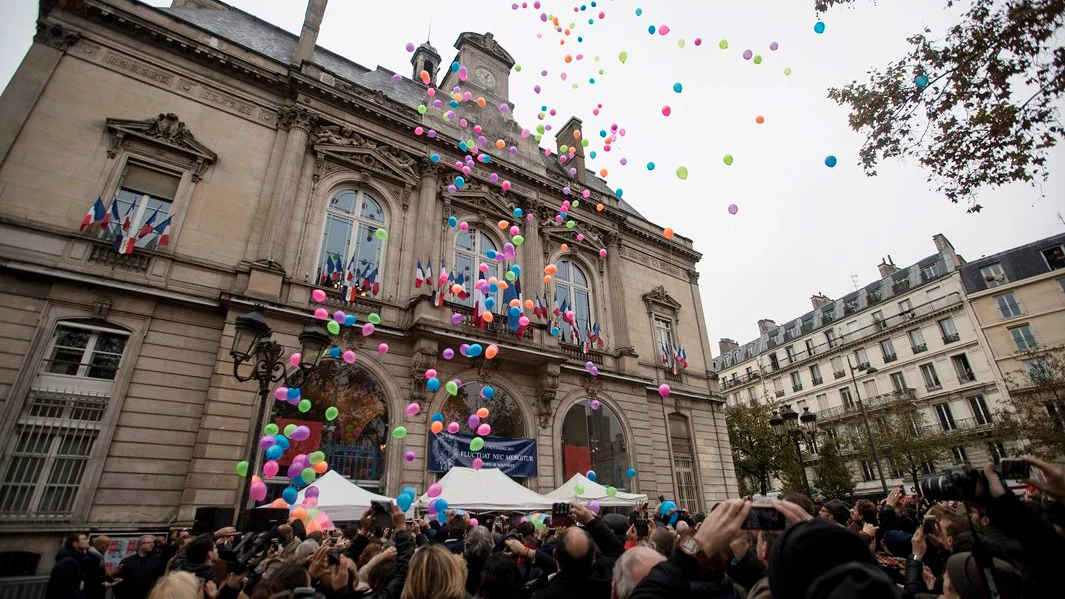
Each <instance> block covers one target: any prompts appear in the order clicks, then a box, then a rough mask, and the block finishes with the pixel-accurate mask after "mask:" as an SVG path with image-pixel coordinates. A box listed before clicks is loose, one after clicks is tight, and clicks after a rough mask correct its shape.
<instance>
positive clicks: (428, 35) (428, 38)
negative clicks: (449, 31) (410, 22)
mask: <svg viewBox="0 0 1065 599" xmlns="http://www.w3.org/2000/svg"><path fill="white" fill-rule="evenodd" d="M432 39H433V15H429V31H428V32H426V34H425V43H427V44H431V43H432V41H431V40H432Z"/></svg>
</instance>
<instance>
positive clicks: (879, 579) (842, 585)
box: [806, 562, 902, 599]
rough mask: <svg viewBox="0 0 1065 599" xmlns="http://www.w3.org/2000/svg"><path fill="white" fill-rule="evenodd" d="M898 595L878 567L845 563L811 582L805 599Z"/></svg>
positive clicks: (867, 598)
mask: <svg viewBox="0 0 1065 599" xmlns="http://www.w3.org/2000/svg"><path fill="white" fill-rule="evenodd" d="M901 596H902V594H901V593H900V592H899V590H898V588H897V587H896V586H895V584H894V583H892V582H891V578H889V577H888V575H887V574H885V573H884V571H883V570H882V569H881V568H880V567H879V566H873V565H870V564H863V563H859V562H848V563H846V564H842V565H839V566H836V567H835V568H832V569H831V570H829V571H828V572H825V573H824V574H822V575H821V576H820V577H819V578H818V579H817V580H815V581H813V583H812V584H811V585H810V588H809V589H807V591H806V597H807V599H843V598H845V597H846V598H850V597H861V598H862V599H898V598H899V597H901Z"/></svg>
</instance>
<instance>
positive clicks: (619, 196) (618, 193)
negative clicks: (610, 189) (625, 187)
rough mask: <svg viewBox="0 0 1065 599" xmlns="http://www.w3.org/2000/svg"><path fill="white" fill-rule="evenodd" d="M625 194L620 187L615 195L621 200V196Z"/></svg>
mask: <svg viewBox="0 0 1065 599" xmlns="http://www.w3.org/2000/svg"><path fill="white" fill-rule="evenodd" d="M623 193H625V192H623V191H622V190H621V188H620V187H619V188H618V189H616V190H615V191H614V195H616V196H618V199H621V194H623Z"/></svg>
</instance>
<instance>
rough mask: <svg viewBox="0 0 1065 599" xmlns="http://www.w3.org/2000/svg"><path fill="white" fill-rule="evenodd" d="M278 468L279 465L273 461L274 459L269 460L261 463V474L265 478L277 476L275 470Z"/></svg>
mask: <svg viewBox="0 0 1065 599" xmlns="http://www.w3.org/2000/svg"><path fill="white" fill-rule="evenodd" d="M279 468H280V466H278V464H277V462H275V461H274V460H270V461H268V462H266V463H265V464H263V476H265V477H266V478H273V477H275V476H277V471H278V469H279Z"/></svg>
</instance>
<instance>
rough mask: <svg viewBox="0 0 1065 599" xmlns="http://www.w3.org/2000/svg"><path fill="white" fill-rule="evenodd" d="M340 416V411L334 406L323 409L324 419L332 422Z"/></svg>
mask: <svg viewBox="0 0 1065 599" xmlns="http://www.w3.org/2000/svg"><path fill="white" fill-rule="evenodd" d="M339 414H340V410H338V409H337V408H336V406H329V407H328V408H326V409H325V419H326V420H329V421H332V420H336V417H337V416H338V415H339Z"/></svg>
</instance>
